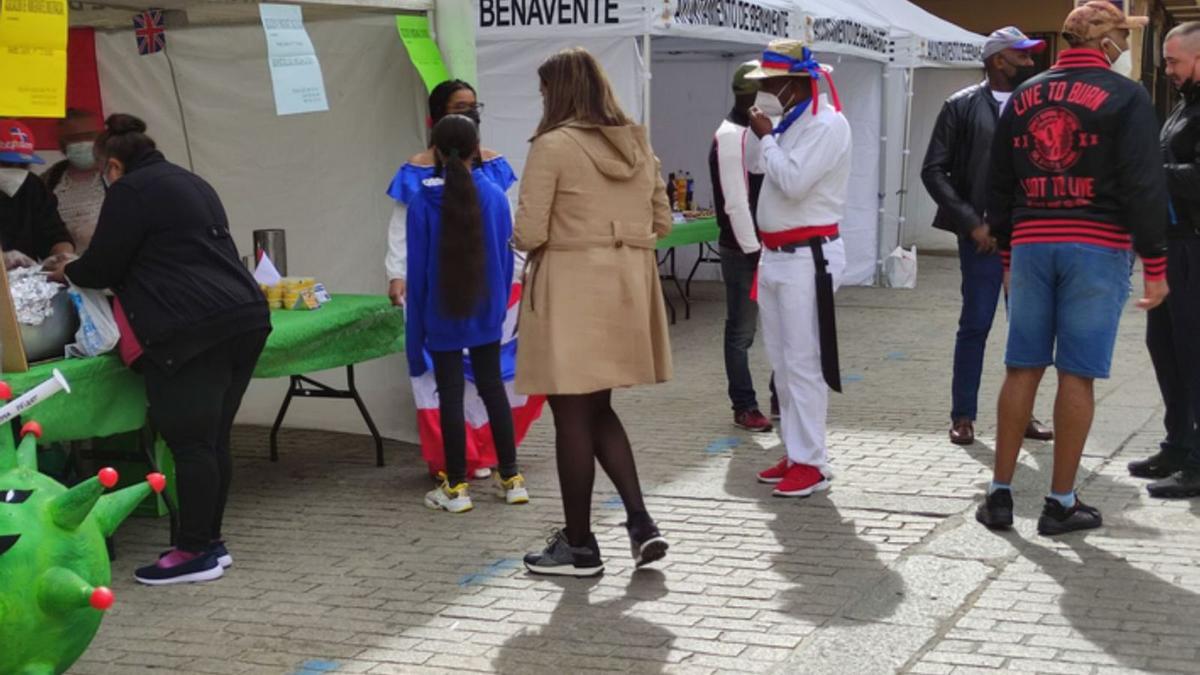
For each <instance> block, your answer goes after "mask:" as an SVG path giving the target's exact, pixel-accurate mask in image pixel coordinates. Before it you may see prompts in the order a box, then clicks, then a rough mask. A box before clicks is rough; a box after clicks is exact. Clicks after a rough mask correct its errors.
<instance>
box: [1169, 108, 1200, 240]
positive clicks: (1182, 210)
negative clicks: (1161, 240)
mask: <svg viewBox="0 0 1200 675" xmlns="http://www.w3.org/2000/svg"><path fill="white" fill-rule="evenodd" d="M1159 140H1160V141H1161V143H1162V151H1163V163H1164V164H1165V166H1166V169H1167V190H1168V191H1169V192H1170V194H1171V206H1172V207H1173V211H1174V213H1173V217H1172V218H1171V224H1170V225H1169V226H1168V228H1167V233H1168V235H1170V236H1173V237H1180V236H1195V235H1197V234H1200V166H1197V162H1200V90H1197V91H1193V92H1192V93H1191V94H1190V95H1188V96H1186V97H1185V98H1183V99H1182V100H1180V101H1179V103H1178V104H1176V106H1175V109H1174V110H1172V111H1171V116H1170V117H1168V118H1167V123H1166V124H1164V125H1163V128H1162V133H1161V134H1160V135H1159Z"/></svg>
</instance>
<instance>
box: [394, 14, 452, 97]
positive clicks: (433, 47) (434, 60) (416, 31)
mask: <svg viewBox="0 0 1200 675" xmlns="http://www.w3.org/2000/svg"><path fill="white" fill-rule="evenodd" d="M396 30H398V31H400V40H401V41H403V42H404V48H405V49H407V50H408V58H410V59H412V63H413V67H415V68H416V69H417V72H418V73H420V74H421V79H422V80H424V82H425V89H426V90H427V91H433V88H434V87H436V86H438V85H439V84H441V83H443V82H445V81H446V80H449V79H450V73H449V72H447V71H446V64H445V63H443V62H442V53H441V52H440V51H438V46H437V43H435V42H434V41H433V38H432V37H431V36H430V34H429V17H428V16H426V15H425V14H419V15H417V14H402V15H400V16H397V17H396Z"/></svg>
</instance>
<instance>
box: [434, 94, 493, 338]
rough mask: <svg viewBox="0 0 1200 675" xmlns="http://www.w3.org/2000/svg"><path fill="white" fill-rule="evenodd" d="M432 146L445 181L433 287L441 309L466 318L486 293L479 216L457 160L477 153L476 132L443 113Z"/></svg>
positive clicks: (468, 179)
mask: <svg viewBox="0 0 1200 675" xmlns="http://www.w3.org/2000/svg"><path fill="white" fill-rule="evenodd" d="M433 147H434V148H436V149H437V151H438V154H439V155H440V156H441V157H442V162H443V164H444V166H443V167H442V175H443V177H444V178H445V181H446V188H445V194H444V195H443V196H442V228H441V245H440V246H439V250H438V263H439V264H438V268H439V270H440V274H439V276H440V278H439V279H438V288H439V290H440V294H439V295H440V297H441V301H442V309H443V311H444V312H445V313H446V314H447V315H448V316H450V317H453V318H458V319H462V318H467V317H469V316H471V315H472V314H473V313H474V312H475V310H476V309H478V307H479V303H480V302H482V300H483V299H484V297H486V292H487V289H486V288H485V277H486V272H487V270H486V269H485V265H486V260H485V257H484V246H483V214H482V212H481V211H480V208H479V194H478V191H477V190H476V189H475V180H474V178H473V177H472V176H471V170H470V169H469V168H468V167H467V166H466V164H465V163H464V162H463V161H462V160H463V159H465V158H467V157H473V156H474V155H475V154H476V153H477V152H478V151H479V130H478V128H477V127H476V126H475V123H474V122H473V121H471V120H470V119H469V118H467V117H464V116H462V115H448V116H446V117H444V118H442V120H441V121H439V122H438V123H437V124H436V125H434V127H433Z"/></svg>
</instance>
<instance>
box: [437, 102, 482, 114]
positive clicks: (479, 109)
mask: <svg viewBox="0 0 1200 675" xmlns="http://www.w3.org/2000/svg"><path fill="white" fill-rule="evenodd" d="M446 112H448V113H450V114H452V115H459V114H462V113H465V112H483V104H482V103H476V104H475V105H468V106H457V107H454V108H451V109H449V110H447V111H446Z"/></svg>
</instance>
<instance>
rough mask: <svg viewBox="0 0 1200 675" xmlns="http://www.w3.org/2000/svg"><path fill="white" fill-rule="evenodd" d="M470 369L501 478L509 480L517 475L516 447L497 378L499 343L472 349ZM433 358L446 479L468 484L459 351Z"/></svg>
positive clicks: (509, 412) (508, 409)
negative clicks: (485, 415) (485, 409)
mask: <svg viewBox="0 0 1200 675" xmlns="http://www.w3.org/2000/svg"><path fill="white" fill-rule="evenodd" d="M469 351H470V352H471V369H472V370H473V371H474V372H475V389H476V390H478V391H479V398H481V399H483V405H484V407H486V408H487V413H488V425H489V426H490V427H491V429H492V441H493V442H494V443H495V444H496V454H497V455H498V456H499V459H500V475H501V477H503V478H512V477H513V476H515V475H516V474H517V471H518V469H517V444H516V441H515V440H514V435H513V418H512V408H511V407H509V404H508V392H506V391H505V390H504V380H503V379H501V377H500V343H499V342H493V343H491V344H488V345H483V346H481V347H472V348H471V349H470V350H469ZM430 354H432V355H433V377H434V379H436V380H437V388H438V409H439V411H440V412H441V417H442V447H443V448H445V450H444V452H445V455H446V479H447V480H448V481H449V482H450V485H451V486H454V485H458V484H459V483H464V482H466V480H467V422H466V416H465V414H464V413H463V392H464V390H465V389H466V377H465V376H464V374H463V356H462V350H457V351H452V352H430Z"/></svg>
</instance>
